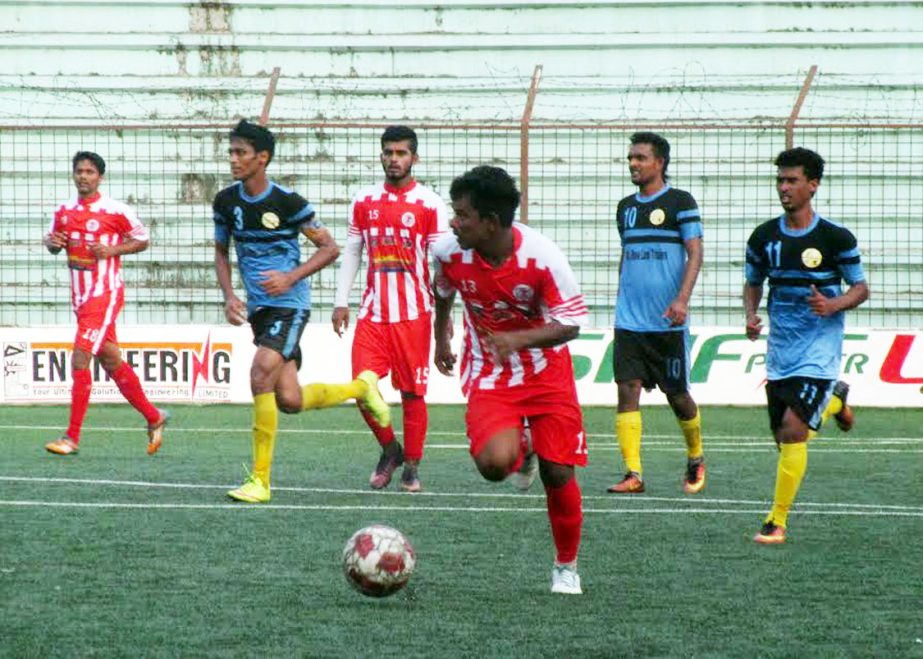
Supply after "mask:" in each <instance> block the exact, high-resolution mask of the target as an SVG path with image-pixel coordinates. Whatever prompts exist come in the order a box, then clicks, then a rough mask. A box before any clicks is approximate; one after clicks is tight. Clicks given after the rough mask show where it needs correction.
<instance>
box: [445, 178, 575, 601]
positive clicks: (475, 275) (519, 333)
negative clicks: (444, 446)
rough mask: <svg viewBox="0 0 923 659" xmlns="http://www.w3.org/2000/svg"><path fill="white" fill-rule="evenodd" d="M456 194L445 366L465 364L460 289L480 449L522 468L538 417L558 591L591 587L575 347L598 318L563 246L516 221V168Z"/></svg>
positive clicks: (487, 468)
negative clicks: (584, 542)
mask: <svg viewBox="0 0 923 659" xmlns="http://www.w3.org/2000/svg"><path fill="white" fill-rule="evenodd" d="M451 195H452V208H453V209H454V211H455V217H454V219H453V220H452V222H451V227H452V231H453V233H454V235H451V234H450V235H447V236H445V237H443V238H441V239H440V240H438V241H437V242H436V244H435V245H434V246H433V256H434V257H435V262H436V279H435V288H436V313H435V316H436V318H435V325H434V330H435V334H436V352H435V363H436V368H438V369H439V372H440V373H443V374H445V375H450V374H451V372H452V369H453V367H454V365H455V361H456V358H455V355H454V354H453V353H452V349H451V347H450V346H449V339H450V337H451V317H450V311H451V307H452V303H453V301H454V298H455V293H456V291H457V292H458V293H460V294H461V298H462V302H463V303H464V319H465V336H464V342H463V351H462V361H461V379H462V388H463V390H464V392H465V395H466V396H467V398H468V407H467V412H466V415H465V423H466V426H467V433H468V440H469V442H470V450H471V455H472V457H473V458H474V462H475V464H476V465H477V468H478V471H480V472H481V474H482V475H483V476H484V477H485V478H486V479H488V480H492V481H499V480H503V479H504V478H506V477H507V476H510V475H513V474H516V473H518V472H520V471H521V467H522V465H523V463H524V461H525V460H526V459H527V455H526V454H527V452H528V451H529V447H527V446H526V444H525V442H524V441H523V429H524V424H525V423H526V422H528V424H529V428H530V429H531V442H532V446H531V450H532V451H534V454H535V455H537V456H538V464H539V473H540V474H541V478H542V483H543V484H544V485H545V493H546V497H547V503H548V518H549V520H550V521H551V532H552V536H553V538H554V544H555V547H556V549H557V555H556V557H555V562H554V567H553V569H552V577H551V591H552V592H554V593H565V594H575V595H576V594H581V593H582V590H581V587H580V577H579V576H578V575H577V550H578V548H579V545H580V531H581V527H582V525H583V508H582V500H581V494H580V487H579V486H578V484H577V479H576V478H575V474H574V466H575V465H580V466H585V465H586V461H587V449H586V435H585V433H584V430H583V415H582V413H581V411H580V405H579V403H578V402H577V389H576V385H575V383H574V371H573V364H572V363H571V357H570V351H569V350H568V349H567V345H566V344H567V342H568V341H570V340H572V339H574V338H576V337H577V335H578V334H579V333H580V326H582V325H586V324H587V322H588V313H587V308H586V305H585V303H584V299H583V294H582V293H581V292H580V287H579V286H578V285H577V280H576V278H575V277H574V273H573V271H572V270H571V267H570V265H569V264H568V262H567V258H566V257H565V256H564V254H563V253H562V252H561V250H560V249H559V248H558V247H557V245H555V244H554V243H553V242H551V241H550V240H549V239H547V238H545V237H544V236H542V235H541V234H540V233H538V232H537V231H535V230H534V229H531V228H530V227H528V226H526V225H524V224H519V223H514V222H513V215H514V213H515V211H516V208H517V206H518V205H519V191H518V190H517V189H516V185H515V183H514V182H513V179H512V178H510V176H509V174H507V173H506V172H505V171H504V170H502V169H500V168H498V167H489V166H483V167H476V168H475V169H472V170H471V171H469V172H467V173H466V174H464V175H463V176H460V177H458V178H456V179H455V181H453V182H452V188H451Z"/></svg>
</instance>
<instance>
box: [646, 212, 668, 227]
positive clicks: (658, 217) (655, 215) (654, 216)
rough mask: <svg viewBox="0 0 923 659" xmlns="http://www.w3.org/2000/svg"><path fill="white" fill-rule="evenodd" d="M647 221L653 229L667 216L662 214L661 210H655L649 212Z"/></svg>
mask: <svg viewBox="0 0 923 659" xmlns="http://www.w3.org/2000/svg"><path fill="white" fill-rule="evenodd" d="M649 219H650V221H651V224H653V225H654V226H655V227H658V226H660V225H661V224H663V223H664V220H666V219H667V214H666V213H664V212H663V209H662V208H655V209H654V210H652V211H651V215H650V218H649Z"/></svg>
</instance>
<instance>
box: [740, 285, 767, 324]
mask: <svg viewBox="0 0 923 659" xmlns="http://www.w3.org/2000/svg"><path fill="white" fill-rule="evenodd" d="M743 298H744V312H745V313H746V314H747V316H748V317H749V316H755V315H756V314H757V311H758V310H759V308H760V300H762V299H763V287H762V286H751V285H750V284H744V295H743Z"/></svg>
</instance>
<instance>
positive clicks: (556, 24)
mask: <svg viewBox="0 0 923 659" xmlns="http://www.w3.org/2000/svg"><path fill="white" fill-rule="evenodd" d="M0 19H2V25H3V26H4V27H3V30H5V32H4V34H3V36H2V37H0V61H2V62H3V67H2V70H0V118H5V119H8V120H9V119H19V118H29V119H32V120H42V119H48V120H52V119H64V120H71V119H97V120H98V119H103V120H139V119H145V120H158V119H172V118H184V119H196V118H208V119H212V118H222V119H223V118H227V117H231V116H236V115H240V116H253V115H255V114H258V112H259V110H260V108H261V107H262V99H263V95H264V93H265V90H266V77H267V76H268V74H269V72H270V71H271V70H272V69H273V67H275V66H279V67H281V69H282V74H283V79H282V83H281V84H280V87H279V92H278V97H277V99H276V102H275V105H274V108H273V117H274V118H276V119H279V120H294V121H303V120H315V119H328V120H330V119H344V118H375V119H384V120H390V119H397V118H402V117H406V118H409V119H413V120H417V121H419V120H423V119H426V118H432V119H472V118H474V119H488V118H497V119H510V118H518V117H519V115H520V113H521V111H522V106H523V96H524V93H525V90H526V89H527V88H528V82H529V78H530V76H531V74H532V71H533V68H534V67H535V65H536V64H542V65H543V66H544V78H543V82H542V85H541V93H540V95H539V99H538V104H537V106H536V116H537V117H541V118H546V119H551V120H561V119H563V120H579V119H589V120H599V119H607V120H634V119H637V118H639V117H641V118H645V119H651V120H661V119H678V118H687V119H688V118H701V117H709V118H711V117H724V118H731V117H734V118H742V117H753V116H776V117H778V116H787V115H788V112H789V111H790V109H791V106H792V102H793V100H794V98H795V96H796V95H797V91H798V89H799V88H800V86H801V83H802V81H803V79H804V76H805V73H806V71H807V70H808V68H809V67H810V65H812V64H817V65H818V66H819V71H820V75H819V78H818V80H817V83H816V88H815V91H814V93H812V95H811V96H809V97H808V100H807V103H806V105H805V108H804V116H806V117H814V118H828V117H833V116H836V117H842V116H854V115H856V114H861V115H862V116H865V117H884V118H900V119H904V120H906V119H908V118H910V116H909V115H910V114H913V113H915V116H916V117H917V118H918V117H919V113H920V109H921V108H920V100H919V99H918V98H917V96H918V95H917V87H918V83H919V72H920V69H919V65H918V62H919V60H920V57H921V52H923V33H921V32H920V31H919V30H918V29H917V26H919V25H923V5H921V4H920V3H913V2H900V1H881V0H866V1H859V2H839V1H837V2H828V1H824V0H819V1H817V2H810V3H805V2H794V1H789V0H765V1H756V0H712V1H711V2H691V1H688V0H673V1H661V0H653V1H645V2H642V1H640V0H623V1H621V2H599V1H593V0H584V1H574V0H556V1H555V0H552V1H549V2H526V1H512V2H488V1H475V2H452V3H441V4H440V3H433V2H422V1H419V0H409V1H406V2H402V3H400V4H395V3H392V2H384V1H374V0H373V1H366V2H349V3H347V2H298V1H296V0H256V1H249V2H177V1H174V0H145V1H141V2H127V1H124V0H104V1H102V2H86V1H83V0H0Z"/></svg>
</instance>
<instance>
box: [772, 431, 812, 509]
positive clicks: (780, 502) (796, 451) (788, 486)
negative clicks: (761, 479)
mask: <svg viewBox="0 0 923 659" xmlns="http://www.w3.org/2000/svg"><path fill="white" fill-rule="evenodd" d="M807 468H808V445H807V444H806V443H805V442H798V443H797V444H781V445H780V453H779V467H778V469H777V470H776V496H775V499H774V500H773V502H772V512H771V513H769V517H768V518H767V521H772V522H774V523H775V524H776V525H777V526H782V527H785V526H786V524H787V522H788V511H789V508H791V507H792V502H794V501H795V495H796V494H798V487H799V486H800V485H801V479H802V478H804V472H805V470H806V469H807Z"/></svg>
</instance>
